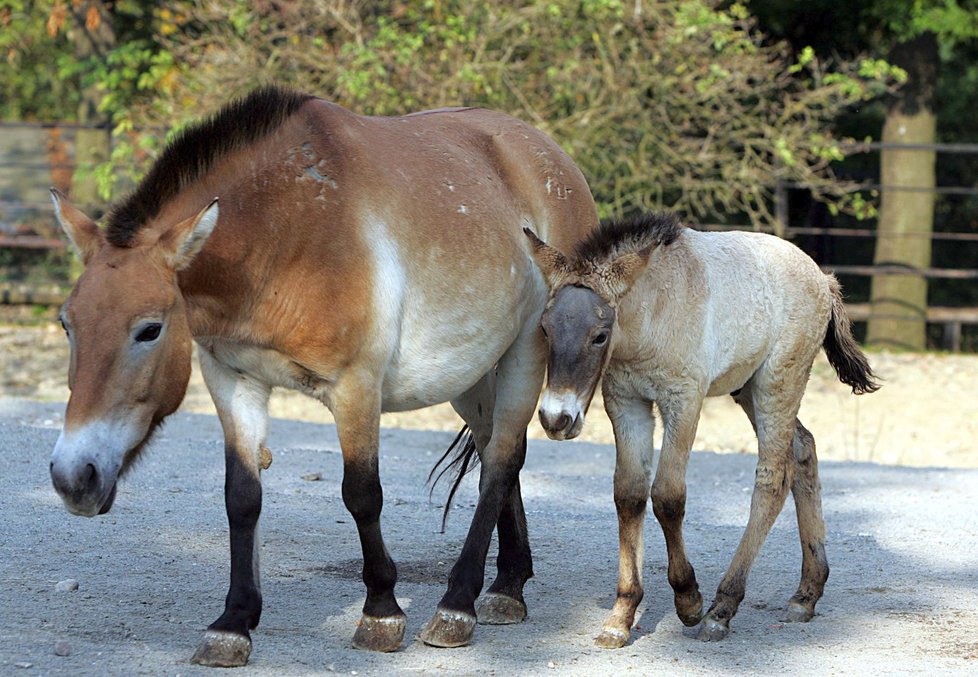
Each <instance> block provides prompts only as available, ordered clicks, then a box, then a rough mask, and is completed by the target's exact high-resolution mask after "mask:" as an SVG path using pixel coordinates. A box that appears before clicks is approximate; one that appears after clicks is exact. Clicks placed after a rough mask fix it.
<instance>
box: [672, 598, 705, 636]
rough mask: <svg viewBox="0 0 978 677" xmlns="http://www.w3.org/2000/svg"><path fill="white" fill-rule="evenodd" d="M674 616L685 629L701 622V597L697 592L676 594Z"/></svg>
mask: <svg viewBox="0 0 978 677" xmlns="http://www.w3.org/2000/svg"><path fill="white" fill-rule="evenodd" d="M676 615H677V616H679V620H680V621H682V623H683V625H685V626H686V627H687V628H691V627H693V626H695V625H696V624H697V623H699V622H700V621H701V620H703V595H701V594H700V591H699V590H694V591H693V592H691V593H685V594H680V593H676Z"/></svg>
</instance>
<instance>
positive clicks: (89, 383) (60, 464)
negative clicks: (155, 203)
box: [51, 191, 217, 517]
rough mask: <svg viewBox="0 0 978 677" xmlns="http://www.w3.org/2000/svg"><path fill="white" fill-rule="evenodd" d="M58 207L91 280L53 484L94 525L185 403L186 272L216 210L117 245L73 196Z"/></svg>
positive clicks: (77, 298)
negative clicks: (181, 284) (182, 280)
mask: <svg viewBox="0 0 978 677" xmlns="http://www.w3.org/2000/svg"><path fill="white" fill-rule="evenodd" d="M52 198H53V200H54V204H55V213H56V214H57V217H58V221H59V222H60V224H61V226H62V228H64V230H65V232H66V233H67V235H68V238H69V239H70V240H71V243H72V245H73V246H74V248H75V250H76V251H77V253H78V254H79V255H80V256H81V258H82V261H83V262H84V264H85V272H84V273H83V274H82V276H81V277H80V278H79V280H78V282H77V284H76V285H75V288H74V289H73V290H72V292H71V295H70V296H69V297H68V300H67V301H66V302H65V304H64V306H63V308H62V310H61V322H62V324H63V325H64V328H65V332H66V333H67V335H68V340H69V342H70V343H71V363H70V365H69V369H68V386H69V388H70V389H71V397H70V399H69V401H68V409H67V412H66V413H65V423H64V428H63V430H62V431H61V436H60V437H59V438H58V442H57V444H56V445H55V448H54V454H53V456H52V457H51V480H52V482H53V483H54V488H55V489H56V490H57V492H58V494H59V495H60V496H61V498H62V500H64V503H65V506H66V507H67V508H68V510H69V511H71V512H73V513H75V514H77V515H85V516H89V517H90V516H93V515H96V514H101V513H105V512H108V510H109V508H111V507H112V502H113V500H114V499H115V490H116V482H117V480H118V478H119V476H120V474H121V473H122V472H124V471H125V470H126V468H127V467H128V466H129V465H130V464H131V463H132V462H133V460H134V459H135V458H136V456H137V455H138V454H139V452H140V450H141V449H142V447H143V446H144V445H145V443H146V441H147V440H148V439H149V437H150V435H151V434H152V432H153V430H154V429H155V428H156V426H157V425H158V424H159V423H160V422H161V421H162V420H163V418H164V417H165V416H167V415H168V414H170V413H172V412H173V411H174V410H176V408H177V407H178V406H179V405H180V402H181V401H182V400H183V396H184V393H185V391H186V388H187V382H188V381H189V379H190V357H191V338H192V337H191V334H190V327H189V325H188V321H187V314H186V311H185V307H184V301H183V297H182V296H181V294H180V289H179V288H178V286H177V272H178V271H179V270H181V269H183V268H185V267H186V266H188V265H189V264H190V262H191V261H192V260H193V258H194V256H196V255H197V253H198V252H199V251H200V249H201V248H202V247H203V245H204V243H205V242H206V240H207V237H208V236H209V235H210V233H211V231H212V230H213V228H214V226H215V224H216V223H217V202H216V201H214V202H212V203H211V204H210V205H208V206H206V207H205V208H204V209H203V210H201V211H200V212H199V213H198V214H196V215H195V216H193V217H191V218H189V219H186V220H184V221H181V222H179V223H177V224H174V225H173V226H172V227H170V228H165V229H163V230H156V229H153V231H149V230H144V231H141V232H140V234H139V236H138V237H137V238H135V239H134V241H133V242H132V243H131V244H130V245H129V246H116V245H114V244H111V243H110V242H108V241H107V240H106V238H105V236H104V234H103V231H102V230H100V229H99V228H98V227H97V226H96V225H95V223H94V222H92V220H91V219H89V218H88V217H87V216H85V215H84V214H82V213H81V212H80V211H79V210H78V209H76V208H75V207H74V206H72V205H71V204H70V203H69V202H68V201H67V200H66V199H65V198H64V196H62V195H61V194H60V193H58V192H57V191H52Z"/></svg>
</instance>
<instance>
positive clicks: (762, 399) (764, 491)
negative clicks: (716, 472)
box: [699, 368, 807, 641]
mask: <svg viewBox="0 0 978 677" xmlns="http://www.w3.org/2000/svg"><path fill="white" fill-rule="evenodd" d="M772 371H773V370H770V369H765V368H762V371H759V372H758V373H757V374H755V375H754V376H753V377H752V378H751V380H750V381H748V383H747V385H746V386H744V388H743V389H742V390H741V392H740V393H739V394H738V395H737V396H736V398H735V399H736V400H737V402H738V403H739V404H740V405H741V406H742V407H743V408H744V410H745V411H746V412H747V414H748V416H750V417H751V421H752V422H753V423H754V428H755V430H756V431H757V456H758V460H757V470H756V472H755V476H754V493H753V494H752V496H751V504H750V517H749V518H748V520H747V528H746V529H745V530H744V535H743V536H742V537H741V540H740V545H739V546H738V547H737V552H736V553H735V554H734V558H733V561H732V562H731V563H730V568H729V569H727V573H726V575H725V576H724V577H723V580H722V581H721V582H720V585H719V587H718V588H717V594H716V598H715V599H714V601H713V605H712V606H711V607H710V610H709V611H708V612H707V614H706V617H705V618H704V619H703V625H702V627H701V628H700V632H699V638H700V639H702V640H706V641H715V640H720V639H723V638H724V637H726V636H727V633H728V632H729V631H730V619H731V618H733V617H734V615H735V614H736V613H737V609H738V607H739V606H740V603H741V601H743V599H744V594H745V591H746V588H747V577H748V575H749V574H750V569H751V566H753V564H754V560H755V559H756V558H757V553H758V552H759V551H760V549H761V546H762V545H763V544H764V541H765V539H766V538H767V534H768V532H769V531H770V530H771V526H772V525H773V524H774V520H775V519H777V517H778V514H779V513H780V512H781V509H782V507H784V501H785V498H786V497H787V495H788V487H789V486H791V482H792V475H793V474H794V464H793V463H792V461H791V441H792V438H793V436H794V431H795V416H796V414H797V413H798V405H799V404H800V403H801V395H802V393H803V392H804V383H805V377H806V376H807V371H806V372H802V371H801V370H797V369H796V370H788V369H783V368H782V369H781V370H779V371H778V372H777V373H776V374H772Z"/></svg>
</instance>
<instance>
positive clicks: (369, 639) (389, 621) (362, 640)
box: [353, 614, 407, 653]
mask: <svg viewBox="0 0 978 677" xmlns="http://www.w3.org/2000/svg"><path fill="white" fill-rule="evenodd" d="M406 621H407V618H406V617H405V616H404V615H403V614H401V615H400V616H384V617H378V616H368V615H366V614H364V615H363V616H362V617H361V618H360V624H359V625H357V631H356V632H355V633H353V648H354V649H363V650H364V651H383V652H385V653H390V652H391V651H397V649H398V648H399V647H400V646H401V642H402V641H404V627H405V625H406V624H407V623H406Z"/></svg>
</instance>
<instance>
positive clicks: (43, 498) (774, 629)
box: [0, 399, 978, 677]
mask: <svg viewBox="0 0 978 677" xmlns="http://www.w3.org/2000/svg"><path fill="white" fill-rule="evenodd" d="M60 406H61V405H58V404H44V403H38V402H31V401H26V400H19V399H0V454H2V455H3V458H4V459H5V462H6V463H5V471H4V472H3V473H0V510H2V511H3V515H4V516H5V519H4V520H3V522H2V523H0V543H2V546H0V547H2V552H3V556H2V557H0V580H2V581H3V584H2V586H0V608H2V609H3V614H2V615H0V637H2V640H3V641H2V642H0V673H2V674H5V675H6V674H24V675H29V674H44V675H49V674H50V675H62V674H64V675H93V676H95V675H98V676H99V677H102V676H105V675H142V674H145V675H177V674H181V675H203V674H209V675H213V674H215V672H214V671H213V670H209V669H205V668H199V667H197V666H193V665H190V664H189V663H188V662H187V660H188V658H189V656H190V654H191V652H192V650H193V648H194V646H195V645H196V643H197V641H198V638H199V636H200V633H201V632H202V631H203V629H204V627H205V626H206V625H207V623H209V622H210V621H211V620H213V619H214V618H215V617H216V616H217V614H218V613H219V611H220V609H221V607H222V604H223V598H224V593H225V590H226V584H227V567H228V560H227V529H226V523H225V518H224V515H223V498H222V486H223V461H222V444H221V441H220V428H219V425H218V423H217V421H216V419H215V418H214V417H212V416H207V415H198V414H186V413H180V414H177V415H176V416H175V417H173V419H172V420H171V422H170V423H169V424H168V425H167V426H166V427H165V429H164V430H163V432H162V434H161V435H160V436H159V438H158V439H157V440H156V442H155V443H154V444H153V447H152V448H151V449H150V451H149V453H148V454H147V457H146V459H145V461H144V462H142V463H141V464H140V467H138V468H137V469H136V470H135V471H134V472H133V473H132V474H131V476H130V477H129V478H128V479H127V480H126V481H124V483H123V485H122V487H121V488H120V491H119V496H118V498H117V501H116V505H115V507H114V508H113V509H112V512H111V513H109V514H108V515H105V516H103V517H100V518H95V519H88V520H86V519H82V518H77V517H71V516H69V515H68V514H67V513H66V512H65V511H64V509H63V508H62V507H61V505H60V501H59V500H58V498H57V497H56V496H55V494H54V492H53V490H52V489H51V487H50V483H49V480H48V477H47V460H48V454H49V452H50V449H51V448H52V445H53V444H54V441H55V439H56V438H57V434H58V431H57V424H56V423H55V420H56V418H57V414H58V411H59V410H60ZM451 439H452V434H451V433H447V432H418V431H405V430H394V429H385V430H384V431H383V436H382V454H381V470H382V474H383V478H384V487H385V496H386V506H385V510H384V527H385V534H386V537H387V541H388V546H389V548H390V550H391V552H392V555H393V556H394V558H395V560H396V561H397V562H398V565H399V570H400V582H399V584H398V588H397V590H398V598H399V600H400V601H401V604H402V606H404V608H405V609H406V611H407V613H408V635H407V636H408V638H412V637H413V636H414V635H415V634H416V633H417V632H419V631H420V630H421V628H422V627H423V624H424V623H425V622H426V621H427V620H428V618H429V617H430V615H431V613H432V612H433V610H434V607H435V605H436V604H437V601H438V599H439V598H440V596H441V594H442V592H443V591H444V585H445V582H446V580H447V576H448V571H449V568H450V566H451V564H452V563H453V561H454V558H455V557H456V556H457V553H458V551H459V548H460V546H461V542H462V539H463V537H464V531H465V528H466V526H467V524H468V521H469V519H470V518H471V515H472V510H473V507H474V503H475V498H476V488H475V481H474V478H471V479H469V480H468V481H467V482H466V483H465V484H464V485H463V488H462V491H461V492H460V495H459V497H458V499H457V500H458V503H457V505H456V506H455V510H454V512H453V516H452V518H451V519H450V521H449V527H448V530H447V533H445V534H439V533H438V526H439V521H440V504H439V501H438V498H439V496H440V495H442V494H441V493H440V492H439V493H436V495H435V498H434V499H433V500H429V498H428V493H427V490H426V488H425V486H424V478H425V476H426V474H427V471H428V468H429V467H430V465H431V463H432V461H433V459H434V454H435V453H436V452H438V451H440V450H441V449H443V448H444V447H445V446H446V445H447V444H448V443H449V442H450V441H451ZM270 441H271V442H272V445H273V449H274V454H275V460H274V463H273V465H272V467H271V469H270V470H269V471H268V472H267V473H266V475H265V487H266V493H265V510H264V513H263V518H262V532H263V535H264V546H263V549H262V559H263V592H264V597H265V613H264V615H263V617H262V624H261V626H260V627H259V629H258V630H257V631H256V632H255V633H254V641H255V650H254V653H253V655H252V663H251V664H250V665H249V666H248V667H246V668H241V669H238V670H236V671H235V673H234V674H236V675H242V676H243V677H245V676H249V675H255V676H262V677H265V676H272V675H276V676H279V675H319V674H329V673H332V672H338V673H344V674H361V675H373V674H377V675H389V674H398V675H411V674H472V675H475V674H495V675H514V674H529V675H549V674H561V675H619V674H623V673H628V672H633V673H635V674H663V675H671V674H676V673H677V672H681V673H682V674H696V675H698V674H703V675H719V674H724V675H729V674H734V675H747V674H750V675H758V674H763V675H767V674H770V675H775V674H777V675H782V674H805V675H831V674H901V675H920V674H944V675H950V674H960V675H965V674H969V675H971V674H975V671H976V669H978V616H976V613H975V609H976V605H978V552H976V549H975V544H976V543H978V516H976V513H975V511H974V497H975V496H976V495H978V471H969V470H948V469H919V468H900V467H887V466H881V465H875V464H867V463H854V462H824V463H823V464H822V466H821V474H822V483H823V486H824V493H823V499H824V505H825V517H826V522H827V526H828V546H827V547H828V554H829V559H830V562H831V564H832V574H831V577H830V578H829V583H828V587H827V588H826V594H825V597H824V598H823V599H822V601H821V602H820V604H819V606H818V615H817V616H816V617H815V619H813V620H812V622H810V623H808V624H803V625H794V624H784V623H781V622H780V620H779V618H780V612H781V610H782V609H783V607H784V604H785V603H786V601H787V599H788V597H790V595H791V594H792V593H793V592H794V589H795V586H796V585H797V581H798V575H799V569H800V557H799V553H798V540H797V534H796V531H795V528H794V513H793V508H792V506H791V505H790V501H789V505H788V506H787V507H786V508H785V512H784V513H783V514H782V516H781V517H780V519H779V520H778V522H777V523H776V525H775V527H774V529H773V530H772V533H771V535H770V537H769V538H768V541H767V544H766V545H765V547H764V550H763V551H762V553H761V556H760V558H759V559H758V562H757V564H756V565H755V567H754V570H753V573H752V577H751V582H750V585H749V586H748V590H747V597H746V599H745V600H744V603H743V605H742V606H741V610H740V613H739V614H738V615H737V617H736V618H735V619H734V621H733V623H732V632H731V636H730V637H729V638H728V639H726V640H725V641H723V642H720V643H713V644H707V643H702V642H699V641H698V640H696V639H695V638H694V637H693V636H692V635H691V633H690V631H689V630H686V629H684V628H683V626H682V625H681V624H680V622H679V620H678V619H677V618H676V616H675V613H674V612H673V610H672V595H671V591H670V589H669V587H668V583H667V581H666V574H665V566H666V558H665V550H664V544H663V541H662V537H661V532H660V531H659V529H658V528H657V527H656V526H655V524H654V523H653V522H652V520H651V516H650V520H649V523H647V525H646V565H645V578H646V598H645V601H644V602H643V603H642V605H641V606H640V614H641V616H640V618H639V619H638V628H637V629H636V631H635V632H634V633H633V641H632V642H631V643H629V644H628V645H626V646H625V647H624V648H623V649H620V650H616V651H609V650H603V649H598V648H597V647H595V646H594V645H593V637H594V636H595V635H596V634H597V631H598V629H599V628H600V625H601V623H602V621H603V619H604V617H605V616H606V614H607V613H608V611H609V609H610V607H611V604H612V601H613V598H614V588H615V580H616V566H617V534H616V529H615V517H614V508H613V506H612V501H611V498H610V495H611V474H612V466H613V459H614V451H613V448H612V447H609V446H607V445H599V444H591V443H584V442H567V443H556V442H550V441H536V440H534V441H531V443H530V448H529V453H528V461H527V467H526V469H525V471H524V473H523V487H524V496H525V500H526V504H527V514H528V519H529V526H530V536H531V543H532V546H533V551H534V559H535V569H536V574H537V575H536V577H535V578H534V579H532V580H531V581H530V582H529V583H528V585H527V589H526V595H527V602H528V604H529V608H530V615H529V617H528V618H527V620H526V621H525V622H524V623H523V624H522V625H520V626H515V627H514V626H509V627H501V626H495V627H494V626H479V627H478V628H477V630H476V636H475V639H474V641H473V643H472V644H471V645H470V646H468V647H464V648H460V649H453V650H439V649H433V648H430V647H426V646H424V645H423V644H421V643H420V642H419V641H416V640H413V639H408V641H406V643H405V647H404V648H403V649H401V650H400V651H398V652H396V653H394V654H387V655H379V654H370V653H365V652H360V651H356V650H353V649H351V648H350V647H349V643H350V638H351V637H352V634H353V630H354V623H355V622H356V620H357V618H358V616H359V608H360V606H361V604H362V600H363V588H362V584H361V583H360V581H359V570H360V561H359V558H360V552H359V545H358V541H357V536H356V529H355V527H354V525H353V522H352V520H351V519H350V517H349V516H348V514H347V513H346V511H345V509H344V507H343V503H342V500H341V498H340V477H339V469H340V458H339V450H338V445H337V441H336V436H335V429H334V428H333V426H331V425H321V424H309V423H300V422H295V421H285V420H275V421H273V425H272V428H271V436H270ZM753 467H754V459H753V458H752V457H751V456H749V455H746V454H715V453H709V452H696V453H694V454H693V458H692V461H691V466H690V473H689V504H688V507H687V522H686V524H687V526H686V534H687V545H688V548H689V552H690V557H691V560H692V561H693V563H694V565H695V566H696V567H697V577H698V579H699V581H700V584H701V586H702V589H703V590H704V593H705V596H706V597H707V599H708V600H709V598H710V597H711V596H712V594H711V593H712V590H713V589H714V588H715V586H716V585H717V583H718V582H719V580H720V577H721V576H722V573H723V570H724V568H725V567H726V564H727V563H728V561H729V559H730V557H731V556H732V553H733V550H734V548H735V547H736V543H737V540H738V539H739V537H740V534H741V530H742V527H743V525H744V524H745V522H746V518H747V512H748V509H749V501H750V489H751V485H752V478H753ZM313 473H321V474H322V478H323V479H322V481H316V482H311V481H305V480H303V479H302V478H303V476H307V475H309V474H313ZM493 550H494V549H493ZM491 557H494V555H493V554H491ZM491 569H492V567H491V566H490V571H491ZM490 575H491V573H490ZM71 579H73V580H76V581H78V589H77V590H75V591H60V590H59V589H58V584H59V583H63V582H64V581H67V580H71ZM62 587H65V586H62ZM69 587H70V586H69ZM59 654H67V655H59ZM23 666H30V667H23Z"/></svg>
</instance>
